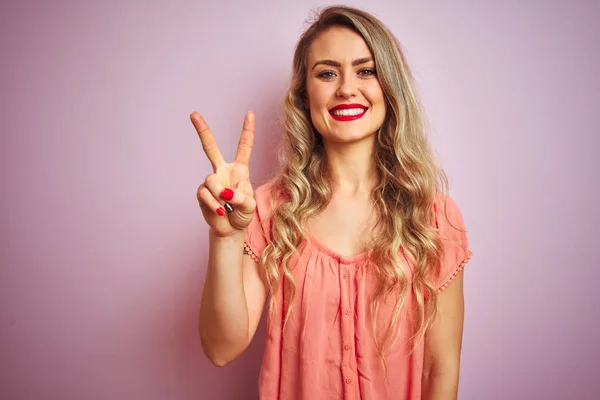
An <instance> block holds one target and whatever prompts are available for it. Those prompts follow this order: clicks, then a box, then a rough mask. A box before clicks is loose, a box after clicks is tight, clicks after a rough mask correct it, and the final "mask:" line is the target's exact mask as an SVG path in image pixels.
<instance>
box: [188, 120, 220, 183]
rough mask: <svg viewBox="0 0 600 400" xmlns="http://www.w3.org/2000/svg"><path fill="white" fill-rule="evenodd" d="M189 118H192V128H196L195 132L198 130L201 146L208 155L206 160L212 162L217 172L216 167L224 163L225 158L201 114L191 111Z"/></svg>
mask: <svg viewBox="0 0 600 400" xmlns="http://www.w3.org/2000/svg"><path fill="white" fill-rule="evenodd" d="M190 119H191V120H192V124H194V128H196V132H198V136H199V137H200V141H201V142H202V148H203V149H204V152H205V153H206V156H207V157H208V160H209V161H210V163H211V164H212V167H213V170H214V171H215V172H217V169H218V168H220V167H222V166H223V165H225V164H226V163H225V160H224V159H223V156H222V155H221V152H220V151H219V146H217V141H216V140H215V138H214V136H213V134H212V132H211V131H210V128H209V127H208V124H207V123H206V121H205V120H204V118H202V115H200V114H198V113H197V112H193V113H192V114H191V115H190Z"/></svg>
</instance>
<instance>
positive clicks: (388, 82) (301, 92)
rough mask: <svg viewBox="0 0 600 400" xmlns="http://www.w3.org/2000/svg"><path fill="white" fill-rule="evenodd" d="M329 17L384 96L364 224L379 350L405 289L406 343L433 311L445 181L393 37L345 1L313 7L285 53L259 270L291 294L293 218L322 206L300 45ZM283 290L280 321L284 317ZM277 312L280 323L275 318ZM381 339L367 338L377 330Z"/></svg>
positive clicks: (319, 150) (325, 180) (318, 144)
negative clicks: (372, 210) (363, 57)
mask: <svg viewBox="0 0 600 400" xmlns="http://www.w3.org/2000/svg"><path fill="white" fill-rule="evenodd" d="M333 26H340V27H346V28H348V29H351V30H353V31H354V32H357V33H358V34H360V35H361V36H362V37H363V39H364V40H365V42H366V44H367V46H368V47H369V49H370V51H371V53H372V54H373V57H374V61H375V66H376V69H377V75H378V79H379V82H380V85H381V87H382V89H383V93H384V97H385V102H386V118H385V121H384V123H383V125H382V127H381V128H380V130H379V131H378V133H377V139H376V147H375V151H374V157H375V164H376V169H377V174H378V179H379V180H378V183H377V185H376V187H375V188H374V190H373V192H372V199H373V202H374V204H375V207H376V211H377V222H376V224H375V227H374V228H373V232H374V240H373V243H372V245H373V246H372V248H373V252H372V261H373V264H374V265H376V266H377V273H378V275H379V278H380V279H379V285H378V288H377V290H376V294H375V296H374V298H373V299H372V304H371V311H372V315H373V327H372V328H373V334H374V337H375V338H376V341H377V349H378V350H379V353H380V356H381V357H384V356H385V352H386V349H389V348H390V347H391V346H392V344H393V343H394V342H395V341H396V339H397V334H398V332H399V331H400V330H399V329H398V326H399V324H400V315H401V310H402V308H403V306H404V304H405V300H406V297H407V295H408V293H409V291H411V290H412V291H413V292H414V295H415V297H416V303H417V319H416V321H413V322H412V323H413V324H414V330H413V332H414V335H413V336H412V337H411V339H410V343H408V344H407V345H409V346H410V347H411V351H412V350H414V346H415V345H416V343H418V341H419V340H421V339H422V338H423V337H424V335H425V332H426V330H427V328H428V327H429V326H430V325H431V322H432V320H433V319H434V317H435V312H436V306H437V296H436V290H435V287H434V285H433V284H432V282H431V280H430V279H431V277H432V276H434V274H435V273H436V272H437V270H436V269H439V265H440V262H441V255H442V251H443V247H442V246H443V244H442V242H441V239H440V238H439V235H438V233H437V230H436V229H435V227H434V226H433V224H432V221H433V214H432V210H433V204H434V202H435V200H436V199H437V198H438V197H439V196H440V195H442V193H444V192H445V191H447V186H448V182H447V178H446V176H445V174H444V172H443V170H442V169H441V168H440V167H439V166H438V165H437V163H436V161H435V158H434V156H433V153H432V151H431V148H430V145H429V143H428V140H427V136H426V134H425V122H424V118H423V115H422V112H421V108H420V105H419V102H418V100H417V96H416V94H415V90H414V83H413V78H412V74H411V72H410V69H409V67H408V65H407V63H406V59H405V56H404V54H403V52H402V48H401V45H400V43H399V42H398V40H397V39H396V38H395V36H394V35H393V34H392V32H391V31H390V30H389V29H388V28H387V27H386V26H385V25H384V24H383V23H381V22H380V21H379V20H378V19H376V18H375V17H374V16H372V15H371V14H369V13H366V12H364V11H361V10H357V9H354V8H351V7H344V6H333V7H328V8H325V9H323V10H322V11H321V12H320V13H319V14H318V15H317V18H316V20H315V21H314V22H313V23H312V24H311V25H310V26H309V27H308V29H307V30H306V31H305V32H304V33H303V35H302V36H301V38H300V40H299V42H298V44H297V46H296V50H295V53H294V60H293V72H292V80H291V84H290V87H289V89H288V91H287V93H286V95H285V97H284V99H283V100H284V101H283V102H284V104H283V109H284V115H283V121H282V133H283V142H284V145H285V148H284V158H283V160H284V163H282V168H281V172H280V174H279V175H278V176H277V177H276V178H275V179H274V181H273V193H275V194H276V195H275V196H274V197H275V198H277V197H278V198H280V199H282V201H279V202H278V203H276V204H275V203H274V209H273V214H272V216H271V218H272V240H271V241H270V243H269V245H268V246H267V248H266V249H265V251H264V252H263V254H262V257H261V266H262V268H261V271H262V277H263V280H264V282H265V284H266V286H267V288H268V290H269V293H270V295H271V307H270V309H271V311H272V310H273V309H274V307H273V302H274V298H275V293H277V291H278V289H280V285H281V284H282V281H283V280H285V287H286V290H288V291H289V292H288V294H289V296H290V298H291V299H293V297H294V296H295V284H294V280H293V275H292V273H291V270H290V268H289V266H288V263H289V260H290V257H291V256H292V255H293V254H294V252H295V251H296V250H297V249H298V247H299V246H300V245H301V244H302V242H303V240H304V238H305V232H304V230H303V223H304V222H305V221H307V220H308V219H309V218H310V217H311V216H314V215H315V214H318V213H319V212H320V211H322V210H323V209H324V208H325V207H326V205H327V204H328V202H329V201H330V199H331V195H332V193H331V189H330V188H331V184H330V176H329V175H328V174H327V168H326V158H325V151H324V149H323V141H322V139H321V135H320V134H319V133H318V132H317V131H316V129H315V128H314V126H313V124H312V121H311V118H310V115H309V111H308V109H307V106H306V104H307V103H306V101H307V93H306V77H307V54H308V50H309V47H310V45H311V43H312V42H313V41H314V40H315V38H316V37H317V36H318V35H320V34H321V33H323V32H324V31H326V30H327V29H329V28H331V27H333ZM400 254H403V255H404V256H405V257H407V258H410V260H411V261H412V262H413V263H414V273H413V279H412V284H410V283H409V279H408V277H407V275H406V273H405V272H404V269H403V268H402V260H401V257H400ZM388 296H392V297H391V298H392V299H393V301H394V302H395V306H394V309H393V313H392V318H391V321H390V324H389V325H388V326H387V329H385V331H384V332H382V333H380V332H378V329H380V328H381V327H378V326H377V324H376V322H375V321H376V320H377V318H376V315H377V313H378V309H379V304H380V302H381V301H382V300H383V301H385V299H387V298H388ZM291 303H292V301H291V300H289V302H288V304H287V307H285V305H284V307H285V308H286V311H285V318H284V321H285V322H287V320H288V318H289V315H290V312H291ZM285 322H284V325H285ZM380 336H381V337H382V339H381V340H377V338H378V337H380Z"/></svg>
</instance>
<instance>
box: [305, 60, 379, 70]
mask: <svg viewBox="0 0 600 400" xmlns="http://www.w3.org/2000/svg"><path fill="white" fill-rule="evenodd" d="M370 61H373V59H372V58H371V57H364V58H359V59H357V60H354V61H352V66H353V67H356V66H357V65H361V64H365V63H368V62H370ZM319 64H321V65H330V66H332V67H338V68H339V67H341V66H342V64H340V63H339V62H337V61H333V60H319V61H317V62H316V63H315V65H313V67H312V69H315V67H316V66H317V65H319Z"/></svg>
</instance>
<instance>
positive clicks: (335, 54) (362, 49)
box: [308, 26, 373, 66]
mask: <svg viewBox="0 0 600 400" xmlns="http://www.w3.org/2000/svg"><path fill="white" fill-rule="evenodd" d="M372 56H373V55H372V54H371V51H370V50H369V47H368V46H367V43H366V42H365V41H364V39H363V38H362V36H360V35H359V34H358V33H356V32H354V31H352V30H350V29H348V28H344V27H339V26H334V27H331V28H329V29H327V30H326V31H324V32H322V33H321V34H320V35H319V36H317V38H316V39H315V40H314V41H313V42H312V44H311V45H310V47H309V49H308V64H309V66H310V65H311V64H313V63H315V62H316V61H318V60H323V59H327V60H333V61H338V62H340V63H341V64H346V63H348V64H350V63H352V61H354V60H356V59H359V58H364V57H372Z"/></svg>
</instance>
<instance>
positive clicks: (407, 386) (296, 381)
mask: <svg viewBox="0 0 600 400" xmlns="http://www.w3.org/2000/svg"><path fill="white" fill-rule="evenodd" d="M255 198H256V202H257V208H256V212H255V216H254V219H253V221H252V223H251V224H250V225H249V226H248V228H247V231H246V239H245V242H246V249H247V250H249V252H250V254H251V255H252V256H253V258H255V259H259V257H260V256H261V254H262V252H263V250H264V249H265V247H266V246H267V244H268V242H269V241H270V240H271V234H270V232H271V221H270V220H269V216H270V214H271V212H272V207H273V206H272V201H271V198H272V191H271V185H270V184H267V185H263V186H261V187H259V188H258V189H257V190H256V192H255ZM443 201H445V203H446V213H445V214H444V208H443V205H442V204H439V203H440V202H437V203H436V205H435V209H434V221H435V224H436V227H437V228H438V229H439V230H440V233H441V235H442V237H443V240H444V245H445V256H444V259H443V262H442V266H441V273H440V274H439V275H437V276H435V277H432V278H431V279H432V282H434V283H435V285H436V288H437V290H438V292H441V291H442V290H443V289H444V288H445V287H446V286H448V284H449V283H450V282H451V281H452V280H453V279H454V277H455V276H456V275H457V274H458V273H459V272H460V271H461V269H462V268H463V267H464V265H465V264H466V262H467V261H468V260H469V258H470V256H471V251H470V250H469V247H468V242H467V236H466V234H465V232H464V225H463V219H462V215H461V213H460V210H459V209H458V207H457V206H456V204H455V203H454V202H453V201H452V200H451V199H450V198H449V197H447V196H446V197H444V199H443ZM446 216H447V218H446ZM455 228H457V229H455ZM369 254H370V253H369V252H364V253H361V254H357V255H354V256H344V255H340V254H337V253H336V252H334V251H332V250H331V249H329V248H328V247H326V246H324V245H323V244H322V243H320V242H319V241H318V240H317V239H315V238H314V237H313V236H312V235H310V234H308V236H307V237H306V238H305V240H304V242H303V244H302V245H301V246H300V247H299V248H298V254H297V255H296V256H294V257H293V258H292V260H291V261H290V265H289V267H290V269H291V271H292V274H293V276H294V282H295V285H296V288H295V296H294V299H293V301H292V306H291V314H290V316H289V319H288V321H287V323H286V325H285V329H284V325H283V320H284V317H285V313H286V310H287V304H288V303H289V301H290V295H289V288H286V285H287V282H285V281H284V282H283V283H282V285H280V289H279V291H278V293H276V294H275V295H274V299H275V310H274V311H275V312H274V313H269V318H268V321H267V336H266V341H265V351H264V357H263V362H262V367H261V371H260V376H259V396H260V399H261V400H305V399H306V400H337V399H344V400H358V399H360V400H387V399H394V400H397V399H402V400H404V399H410V400H415V399H420V398H421V375H422V372H423V354H424V344H423V340H421V341H420V342H419V343H418V345H417V347H416V348H415V350H414V351H413V352H412V353H411V352H410V343H409V339H410V338H411V336H412V335H413V334H414V331H413V329H414V328H411V326H414V325H413V323H414V321H415V319H416V313H415V310H416V299H415V296H414V293H413V292H412V290H409V292H408V296H407V299H406V303H405V304H404V307H403V309H402V313H401V320H400V324H399V327H398V329H400V335H399V337H398V338H397V340H396V341H395V342H394V344H393V345H392V347H391V348H390V349H389V350H388V351H387V352H386V354H385V367H384V364H383V363H382V361H381V357H380V356H379V353H378V350H377V345H376V343H375V340H374V333H373V328H372V321H373V320H372V313H371V307H370V306H371V303H372V299H373V295H374V292H375V289H376V286H377V282H378V281H377V279H378V277H377V274H376V273H375V269H376V268H377V266H376V265H374V264H373V263H372V262H371V261H370V260H369ZM400 257H401V260H402V261H403V262H404V263H405V264H406V267H405V272H406V273H407V276H408V278H409V284H410V283H411V282H412V268H413V266H412V264H411V263H410V262H409V261H408V259H407V258H406V257H404V254H403V252H402V251H400ZM394 304H395V303H394V302H393V301H380V306H379V312H378V313H377V324H378V326H379V327H381V328H380V329H379V332H380V333H381V335H378V337H380V338H381V337H382V336H383V331H385V329H386V328H387V327H388V326H389V322H390V317H391V314H392V311H393V306H394ZM386 367H387V371H386ZM386 372H387V373H386Z"/></svg>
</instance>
